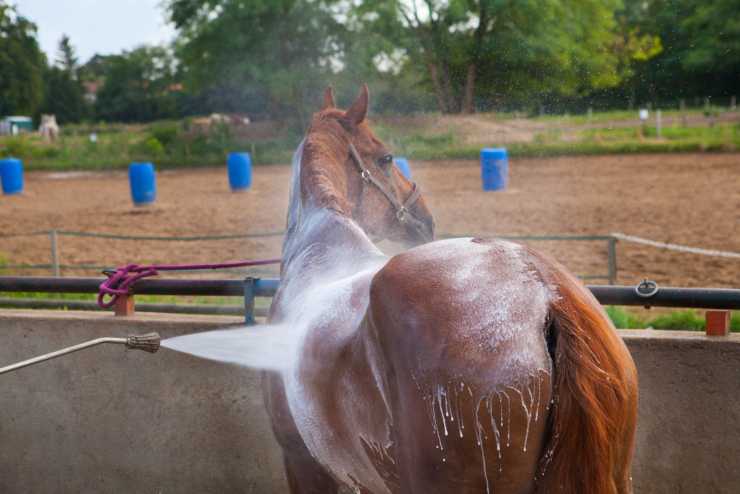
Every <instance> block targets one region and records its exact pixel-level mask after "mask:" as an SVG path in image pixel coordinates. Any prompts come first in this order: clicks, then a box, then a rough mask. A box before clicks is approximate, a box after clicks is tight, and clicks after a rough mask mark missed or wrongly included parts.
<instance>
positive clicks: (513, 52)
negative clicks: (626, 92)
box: [355, 0, 621, 112]
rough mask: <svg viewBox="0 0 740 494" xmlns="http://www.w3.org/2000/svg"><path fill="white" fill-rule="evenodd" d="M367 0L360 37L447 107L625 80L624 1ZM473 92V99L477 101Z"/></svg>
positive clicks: (360, 13)
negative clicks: (420, 0)
mask: <svg viewBox="0 0 740 494" xmlns="http://www.w3.org/2000/svg"><path fill="white" fill-rule="evenodd" d="M425 4H426V6H427V8H426V9H421V8H418V4H417V3H416V2H406V1H403V0H396V1H386V0H365V1H362V2H359V3H358V6H357V7H356V9H355V10H356V12H355V16H356V18H357V22H358V24H359V25H360V26H362V31H360V34H361V35H364V36H369V35H370V33H374V34H376V35H380V36H381V37H382V38H383V40H384V41H385V43H376V44H375V50H376V51H377V55H379V56H383V57H385V58H386V59H392V58H393V54H394V52H395V51H397V50H398V49H401V50H403V53H404V54H405V57H402V58H401V59H400V61H399V62H397V65H400V70H402V71H409V72H412V73H414V74H415V75H416V79H417V80H419V82H420V83H421V84H423V87H425V88H426V89H427V90H428V91H433V92H434V94H435V95H436V99H437V102H438V107H439V109H440V111H442V112H458V111H461V110H462V111H471V110H472V105H475V106H478V107H484V108H490V107H494V106H501V105H502V103H503V102H504V101H508V102H511V101H524V100H529V99H531V98H532V97H533V96H534V95H537V94H538V93H539V94H544V93H552V94H560V95H563V94H567V95H571V94H581V93H583V92H585V91H589V90H593V89H597V88H602V87H609V86H613V85H615V84H616V83H618V82H619V77H618V73H617V62H618V59H617V57H616V56H615V55H614V54H613V51H612V50H611V49H610V48H611V46H612V45H613V43H614V39H615V30H616V24H615V19H614V14H615V12H616V11H617V9H618V8H619V7H620V5H621V4H620V2H619V1H618V0H610V1H606V2H605V1H597V0H578V1H575V0H546V1H521V2H513V3H512V2H501V1H498V0H457V1H455V0H453V1H428V2H426V3H425ZM471 97H472V98H471Z"/></svg>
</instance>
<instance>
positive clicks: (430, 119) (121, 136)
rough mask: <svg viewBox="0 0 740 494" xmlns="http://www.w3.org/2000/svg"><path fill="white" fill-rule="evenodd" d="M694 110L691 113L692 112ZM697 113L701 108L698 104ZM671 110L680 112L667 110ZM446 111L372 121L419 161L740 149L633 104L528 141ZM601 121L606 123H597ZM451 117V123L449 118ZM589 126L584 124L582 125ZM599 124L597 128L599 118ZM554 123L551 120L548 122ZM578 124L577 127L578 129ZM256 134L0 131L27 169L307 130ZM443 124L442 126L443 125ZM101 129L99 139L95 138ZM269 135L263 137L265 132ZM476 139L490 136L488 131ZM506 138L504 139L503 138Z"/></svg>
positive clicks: (739, 135)
mask: <svg viewBox="0 0 740 494" xmlns="http://www.w3.org/2000/svg"><path fill="white" fill-rule="evenodd" d="M687 113H688V112H687ZM693 113H702V112H701V111H694V112H693ZM664 114H665V115H666V117H668V116H671V115H672V114H678V111H673V112H671V111H665V112H664ZM445 118H448V117H445V116H442V115H434V114H430V115H425V116H422V117H419V118H416V117H408V118H407V117H379V118H377V119H375V120H374V122H373V127H374V128H375V130H376V132H377V133H378V135H379V137H380V138H381V139H383V140H384V141H385V142H386V143H388V144H389V146H390V147H391V148H392V149H393V150H394V152H395V153H396V154H397V155H399V156H406V157H409V158H411V159H415V160H440V159H478V157H479V155H480V149H481V147H483V146H484V145H488V146H491V145H504V146H506V147H507V149H508V151H509V154H510V156H512V157H515V158H516V157H541V156H564V155H597V154H631V153H680V152H702V151H713V152H723V151H725V152H726V151H730V152H731V151H736V150H738V149H740V124H738V123H718V124H716V125H714V126H712V127H709V126H706V125H704V124H702V125H701V126H694V127H683V126H680V125H672V126H667V127H664V128H663V130H662V135H661V137H660V138H658V137H657V135H656V130H655V127H654V126H645V127H642V128H640V127H638V126H630V127H615V126H610V125H609V123H613V122H619V121H622V120H634V119H635V112H634V111H629V112H628V111H618V112H603V113H594V114H593V115H592V116H591V118H590V119H589V117H588V116H586V115H575V116H568V115H566V116H543V117H535V118H531V119H528V121H530V122H535V123H539V124H541V125H545V129H544V130H542V126H541V125H540V126H539V127H537V126H535V127H532V130H531V131H526V129H525V132H531V135H530V137H531V139H529V140H526V141H524V142H521V139H520V142H508V143H507V142H505V140H504V141H501V142H497V141H496V139H497V138H495V137H492V138H491V139H492V141H491V142H490V143H488V142H486V143H482V142H474V143H469V141H468V139H466V138H467V137H469V136H468V135H467V134H466V127H465V125H462V124H458V123H456V122H458V121H457V120H454V119H451V120H448V121H446V122H445V120H444V119H445ZM472 118H477V119H479V120H480V122H481V123H483V124H484V125H485V122H486V121H489V122H491V121H493V122H495V123H496V125H500V124H503V125H505V124H506V122H507V121H510V120H511V119H512V118H515V115H513V114H500V113H499V114H479V115H475V116H473V117H472ZM440 122H441V125H437V124H439V123H440ZM599 123H603V124H604V126H603V127H599V126H598V124H599ZM445 124H446V125H445ZM586 124H589V125H588V127H584V128H583V129H578V128H577V126H578V125H582V126H585V125H586ZM595 124H596V125H597V127H594V125H595ZM548 126H549V127H548ZM573 126H576V127H575V128H574V127H573ZM274 127H275V128H274V130H273V131H270V132H268V133H267V134H265V133H263V134H262V135H259V134H254V136H252V137H250V135H249V134H248V132H251V131H250V130H249V127H247V129H246V132H247V134H245V133H244V132H242V133H238V132H237V133H235V132H233V131H232V130H230V129H229V128H228V127H226V126H215V127H212V128H211V130H210V131H209V132H208V133H203V132H202V131H198V129H196V128H194V127H193V126H192V124H191V121H190V120H188V119H185V120H182V121H160V122H154V123H151V124H146V125H143V124H141V125H123V124H94V125H93V124H86V125H69V126H65V127H63V129H62V134H61V137H60V138H59V140H58V141H57V142H55V143H53V144H50V143H46V142H43V141H42V140H41V138H40V137H39V136H37V135H35V134H25V135H21V136H15V137H0V157H3V156H15V157H18V158H21V159H23V160H24V164H25V167H26V169H29V170H56V171H67V170H105V169H125V168H126V167H127V166H128V165H129V164H130V163H131V162H133V161H152V162H154V163H155V164H156V166H157V167H158V168H176V167H192V166H223V164H224V163H225V160H226V155H227V153H228V152H230V151H237V150H243V151H249V152H250V153H252V161H253V162H254V163H255V164H270V163H288V162H290V158H291V154H292V152H293V150H294V149H295V147H296V146H297V144H298V142H299V141H300V138H301V132H300V131H298V130H296V129H291V128H288V127H278V126H274ZM440 129H442V130H440ZM91 133H95V134H96V136H97V141H96V142H92V141H91V140H90V134H91ZM266 135H267V136H268V137H265V136H266ZM481 135H482V136H483V137H477V139H484V140H485V139H486V133H485V132H483V133H482V134H481ZM502 139H505V137H504V138H502Z"/></svg>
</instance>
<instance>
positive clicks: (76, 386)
mask: <svg viewBox="0 0 740 494" xmlns="http://www.w3.org/2000/svg"><path fill="white" fill-rule="evenodd" d="M241 320H242V319H241V318H225V317H198V316H196V317H193V316H188V317H187V318H185V317H173V316H158V315H140V316H136V317H135V318H133V319H130V320H127V319H121V318H113V317H112V316H110V315H108V314H97V313H64V312H44V311H29V312H22V311H0V366H2V365H7V364H10V363H13V362H15V361H18V360H23V359H25V358H30V357H32V356H36V355H39V354H42V353H46V352H49V351H53V350H56V349H58V348H61V347H65V346H68V345H73V344H76V343H80V342H82V341H85V340H88V339H92V338H98V337H101V336H125V335H127V334H129V333H145V332H150V331H157V332H159V333H160V335H162V337H163V338H166V337H170V336H176V335H180V334H185V333H192V332H197V331H203V330H208V329H215V328H221V327H224V326H227V325H229V324H239V322H240V321H241ZM285 485H286V484H285V479H284V474H283V469H282V459H281V457H280V454H279V451H278V449H277V445H276V444H275V443H274V439H273V437H272V431H271V429H270V426H269V422H268V418H267V415H266V414H265V412H264V409H263V405H262V395H261V392H260V376H259V373H257V372H252V371H249V370H246V369H243V368H239V367H235V366H228V365H223V364H218V363H214V362H208V361H205V360H199V359H196V358H193V357H190V356H187V355H183V354H179V353H176V352H172V351H167V350H160V352H159V353H157V354H155V355H151V354H148V353H145V352H142V351H138V350H125V348H124V347H123V346H121V345H103V346H99V347H96V348H92V349H88V350H83V351H81V352H79V353H75V354H71V355H68V356H64V357H61V358H59V359H56V360H52V361H49V362H44V363H42V364H39V365H35V366H32V367H27V368H25V369H21V370H19V371H17V372H14V373H9V374H4V375H2V376H0V493H3V494H11V493H18V494H21V493H23V494H25V493H39V494H43V493H54V494H56V493H137V494H138V493H142V494H143V493H152V494H154V493H162V494H168V493H176V494H179V493H198V494H200V493H214V494H215V493H236V492H239V493H269V492H284V491H285V490H286V487H285Z"/></svg>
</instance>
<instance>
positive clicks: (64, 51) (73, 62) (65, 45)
mask: <svg viewBox="0 0 740 494" xmlns="http://www.w3.org/2000/svg"><path fill="white" fill-rule="evenodd" d="M56 62H57V65H58V66H59V67H61V68H62V69H63V70H64V71H65V72H67V73H68V74H70V75H71V76H72V78H73V79H76V78H77V68H78V67H77V62H78V59H77V55H76V54H75V51H74V48H73V47H72V43H71V42H70V40H69V36H67V35H66V34H63V35H62V38H61V39H60V40H59V48H58V50H57V59H56Z"/></svg>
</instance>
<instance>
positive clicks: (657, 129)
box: [655, 110, 662, 139]
mask: <svg viewBox="0 0 740 494" xmlns="http://www.w3.org/2000/svg"><path fill="white" fill-rule="evenodd" d="M661 128H662V119H661V115H660V110H656V112H655V135H656V137H657V138H658V139H660V138H661V137H662V136H661Z"/></svg>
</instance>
